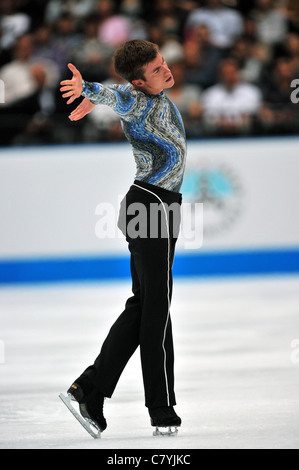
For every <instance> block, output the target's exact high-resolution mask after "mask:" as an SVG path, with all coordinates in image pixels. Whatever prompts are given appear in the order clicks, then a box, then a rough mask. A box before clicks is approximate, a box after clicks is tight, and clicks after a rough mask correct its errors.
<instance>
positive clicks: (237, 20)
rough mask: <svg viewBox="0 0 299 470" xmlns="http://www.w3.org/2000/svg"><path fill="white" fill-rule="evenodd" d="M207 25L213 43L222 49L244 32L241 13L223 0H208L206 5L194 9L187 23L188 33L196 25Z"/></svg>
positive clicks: (230, 44)
mask: <svg viewBox="0 0 299 470" xmlns="http://www.w3.org/2000/svg"><path fill="white" fill-rule="evenodd" d="M203 24H204V25H206V26H207V27H208V28H209V30H210V38H211V43H212V44H213V45H214V46H215V47H218V48H220V49H228V48H229V47H231V46H232V44H233V42H234V40H235V39H236V38H237V37H238V36H240V35H241V34H242V32H243V19H242V16H241V14H240V13H239V12H238V11H236V10H233V9H231V8H228V7H225V6H223V4H222V1H221V0H207V1H206V6H205V7H201V8H197V9H195V10H194V11H192V12H191V13H190V15H189V17H188V20H187V24H186V34H187V37H188V34H189V32H190V30H192V29H193V28H194V27H195V26H199V25H203Z"/></svg>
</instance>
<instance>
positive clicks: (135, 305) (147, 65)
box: [61, 40, 186, 433]
mask: <svg viewBox="0 0 299 470" xmlns="http://www.w3.org/2000/svg"><path fill="white" fill-rule="evenodd" d="M113 59H114V66H115V70H116V72H117V73H118V74H119V75H120V76H121V77H122V78H124V79H125V80H126V81H127V82H128V84H125V85H112V86H109V87H104V86H103V85H102V84H100V83H88V82H86V81H84V80H83V79H82V77H81V74H80V72H79V71H78V70H77V69H76V67H75V66H74V65H72V64H69V65H68V66H69V69H70V70H71V71H72V73H73V77H72V79H71V80H64V81H62V82H61V85H62V87H61V91H62V92H63V95H62V96H63V97H64V98H68V101H67V103H68V104H70V103H72V102H73V101H74V100H75V99H76V98H78V97H79V96H80V95H83V96H84V97H85V99H84V100H83V101H82V102H81V104H80V105H79V106H78V107H77V108H76V109H75V110H74V111H73V112H72V113H71V114H70V116H69V117H70V119H71V120H72V121H76V120H78V119H81V118H83V117H84V116H85V115H86V114H87V113H89V112H90V111H92V109H93V108H94V106H95V105H97V104H105V105H109V106H110V107H111V108H112V109H113V110H114V111H115V112H116V113H117V114H118V115H119V116H120V119H121V124H122V128H123V131H124V133H125V136H126V137H127V139H128V141H129V142H130V144H131V145H132V148H133V154H134V157H135V161H136V166H137V172H136V176H135V180H134V183H133V184H132V186H131V187H130V189H129V191H128V193H127V195H126V197H125V199H124V200H123V201H122V203H121V208H120V216H119V222H118V225H119V227H120V228H121V230H122V231H123V233H124V234H125V236H126V239H127V242H128V247H129V250H130V253H131V274H132V292H133V296H132V297H130V298H129V299H128V300H127V302H126V305H125V309H124V311H123V313H122V314H121V315H120V316H119V318H118V319H117V320H116V322H115V323H114V324H113V326H112V327H111V329H110V331H109V334H108V336H107V338H106V339H105V341H104V343H103V345H102V348H101V351H100V354H99V356H98V357H97V358H96V360H95V362H94V363H93V364H92V365H91V366H89V367H88V368H87V369H86V370H85V371H84V372H83V373H82V374H81V375H80V376H79V377H78V378H77V379H76V380H75V382H74V383H73V384H72V385H71V387H70V388H69V390H68V394H69V395H71V396H72V398H73V399H75V400H76V401H78V402H79V406H80V413H81V415H82V416H83V417H84V418H85V419H87V420H91V421H92V422H93V423H94V424H96V426H97V427H98V429H99V430H100V431H103V430H104V429H105V428H106V426H107V423H106V420H105V418H104V415H103V403H104V398H105V397H111V396H112V394H113V391H114V389H115V387H116V384H117V382H118V379H119V377H120V375H121V373H122V371H123V369H124V367H125V365H126V364H127V362H128V360H129V358H130V357H131V356H132V354H133V353H134V351H135V350H136V348H137V347H138V346H140V355H141V365H142V375H143V383H144V391H145V406H146V407H147V408H148V411H149V415H150V419H151V424H152V426H155V427H156V428H159V427H169V428H170V427H177V426H180V424H181V419H180V418H179V417H178V416H177V414H176V413H175V411H174V409H173V406H174V405H175V404H176V401H175V393H174V373H173V362H174V352H173V339H172V329H171V319H170V312H169V309H170V301H171V294H172V272H171V271H172V263H173V258H174V250H175V243H176V239H177V235H178V225H179V214H180V205H181V199H182V196H181V194H180V193H179V190H180V187H181V184H182V179H183V173H184V166H185V156H186V138H185V131H184V126H183V122H182V119H181V116H180V114H179V112H178V110H177V108H176V107H175V105H174V104H173V103H172V102H171V101H170V100H169V99H168V98H167V96H166V95H165V94H164V92H163V90H164V89H167V88H170V87H172V86H173V84H174V79H173V77H172V74H171V71H170V70H169V68H168V66H167V64H166V62H165V60H164V59H163V57H162V56H161V55H160V53H159V49H158V46H157V45H155V44H153V43H151V42H148V41H144V40H131V41H127V42H125V43H124V44H122V45H121V46H120V47H119V48H118V49H117V50H116V51H115V53H114V58H113ZM136 203H138V204H140V205H142V207H143V208H146V211H145V214H146V215H145V216H144V217H143V219H142V218H140V219H139V225H142V227H140V226H139V227H138V234H139V235H138V236H135V235H136V234H135V235H134V233H132V230H129V225H130V222H131V224H132V222H134V221H133V218H134V217H135V216H136V214H135V212H134V210H132V209H133V208H134V207H135V208H136V207H137V206H136ZM155 205H156V206H157V205H158V206H159V209H160V210H159V215H160V219H159V220H160V222H159V227H158V230H157V227H155V230H152V229H153V223H156V222H153V217H152V215H151V208H152V207H154V206H155ZM170 206H171V210H168V209H169V208H170ZM140 207H141V206H140ZM153 233H154V235H153ZM142 234H143V235H142ZM170 432H171V431H170V429H169V430H168V433H170ZM157 433H159V430H158V429H157Z"/></svg>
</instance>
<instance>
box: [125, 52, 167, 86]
mask: <svg viewBox="0 0 299 470" xmlns="http://www.w3.org/2000/svg"><path fill="white" fill-rule="evenodd" d="M143 73H144V78H145V80H141V79H139V80H133V82H132V83H133V85H134V88H136V89H139V90H142V91H145V92H146V93H150V94H152V95H157V94H159V93H161V91H162V90H164V89H165V88H171V87H172V86H173V85H174V78H173V76H172V73H171V71H170V70H169V67H168V65H167V63H166V62H165V60H164V58H163V57H162V56H161V54H159V52H158V54H157V57H156V58H155V59H154V60H152V61H151V62H149V63H148V64H147V65H145V66H144V67H143Z"/></svg>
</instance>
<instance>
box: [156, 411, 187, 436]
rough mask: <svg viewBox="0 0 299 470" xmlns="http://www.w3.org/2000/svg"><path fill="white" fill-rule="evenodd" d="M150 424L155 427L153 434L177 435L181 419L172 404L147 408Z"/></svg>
mask: <svg viewBox="0 0 299 470" xmlns="http://www.w3.org/2000/svg"><path fill="white" fill-rule="evenodd" d="M149 414H150V418H151V425H152V426H154V427H155V428H156V429H155V431H154V432H153V436H177V434H178V427H180V425H181V423H182V420H181V418H180V417H179V416H178V415H177V414H176V412H175V411H174V409H173V407H172V406H163V407H160V408H151V409H149Z"/></svg>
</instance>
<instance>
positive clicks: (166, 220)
mask: <svg viewBox="0 0 299 470" xmlns="http://www.w3.org/2000/svg"><path fill="white" fill-rule="evenodd" d="M133 186H137V188H139V189H143V190H144V191H147V192H148V193H150V194H153V195H154V196H156V198H157V199H159V201H160V202H161V204H162V207H163V210H164V213H165V223H166V229H167V240H168V248H167V303H168V309H167V318H166V323H165V327H164V334H163V341H162V349H163V352H164V376H165V385H166V396H167V406H170V401H169V389H168V379H167V371H166V350H165V338H166V329H167V324H168V319H169V313H170V289H169V280H170V279H169V269H170V235H169V225H168V219H167V212H166V209H165V205H164V203H163V201H162V199H161V198H159V196H157V194H155V193H154V192H152V191H150V190H149V189H145V188H143V187H142V186H139V185H138V184H135V183H133Z"/></svg>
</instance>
